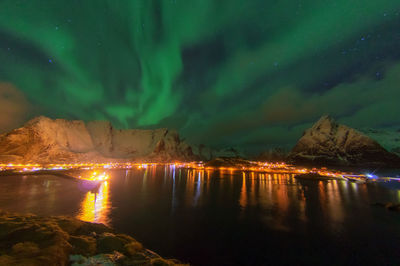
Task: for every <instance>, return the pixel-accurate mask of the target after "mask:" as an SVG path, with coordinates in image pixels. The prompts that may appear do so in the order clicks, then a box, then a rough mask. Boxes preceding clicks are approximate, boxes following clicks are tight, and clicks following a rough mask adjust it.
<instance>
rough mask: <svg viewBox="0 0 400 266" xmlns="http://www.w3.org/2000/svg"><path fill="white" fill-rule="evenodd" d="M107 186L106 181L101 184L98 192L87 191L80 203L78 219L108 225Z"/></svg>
mask: <svg viewBox="0 0 400 266" xmlns="http://www.w3.org/2000/svg"><path fill="white" fill-rule="evenodd" d="M108 198H109V184H108V181H104V182H102V184H101V185H100V187H99V188H98V191H88V192H87V193H86V195H85V198H84V200H83V201H82V203H81V207H80V211H79V214H78V216H77V218H78V219H80V220H83V221H87V222H95V223H104V224H109V217H108V213H109V209H110V203H109V200H108Z"/></svg>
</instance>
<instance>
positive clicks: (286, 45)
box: [0, 0, 400, 149]
mask: <svg viewBox="0 0 400 266" xmlns="http://www.w3.org/2000/svg"><path fill="white" fill-rule="evenodd" d="M399 12H400V2H399V1H398V0H368V1H365V0H336V1H332V0H280V1H272V0H251V1H249V0H247V1H245V0H159V1H155V0H154V1H151V0H125V1H124V0H117V1H116V0H109V1H106V0H98V1H77V0H68V1H67V0H65V1H64V0H57V1H54V0H52V1H50V0H40V1H39V0H29V1H28V0H26V1H25V0H3V1H1V2H0V62H1V64H0V81H1V83H0V106H3V107H0V111H2V112H3V115H0V118H1V117H3V116H4V117H7V119H6V118H4V119H3V118H2V119H1V120H2V121H5V122H2V123H3V124H0V127H1V128H0V129H2V131H5V130H9V129H10V128H11V127H15V126H19V125H21V124H22V123H23V122H25V121H26V120H27V119H29V118H31V117H33V116H36V115H40V114H41V115H47V116H50V117H53V118H67V119H82V120H85V121H88V120H110V121H111V122H112V123H113V124H114V125H115V126H116V127H120V128H134V127H139V128H156V127H169V128H175V129H177V130H179V131H180V133H181V135H183V136H185V137H186V138H187V139H188V140H189V141H190V142H193V143H205V144H208V145H211V146H216V147H218V146H225V145H231V146H241V147H247V148H248V149H253V148H254V149H263V148H264V147H271V146H275V145H276V146H284V147H286V146H287V147H289V146H291V145H292V144H293V143H294V141H295V140H296V139H297V138H298V137H299V136H300V135H301V133H302V131H303V130H304V129H305V128H306V127H307V126H309V125H310V124H311V123H312V122H314V121H315V120H316V119H318V117H319V116H321V115H323V114H326V113H328V114H331V115H333V116H335V117H337V118H338V119H339V120H340V121H341V122H344V123H347V124H348V125H350V126H354V127H376V128H382V127H397V126H399V125H400V104H398V99H400V87H399V86H400V49H399V47H400V30H399V28H400V15H399Z"/></svg>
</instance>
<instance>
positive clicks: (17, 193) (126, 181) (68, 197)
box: [0, 166, 400, 265]
mask: <svg viewBox="0 0 400 266" xmlns="http://www.w3.org/2000/svg"><path fill="white" fill-rule="evenodd" d="M109 175H110V179H109V180H108V181H105V182H103V183H102V185H101V186H100V187H99V188H98V190H96V189H95V190H89V191H88V190H87V189H86V190H85V189H84V187H82V186H79V184H78V183H77V182H75V181H73V180H70V179H64V178H60V177H55V176H27V177H23V176H20V177H18V176H12V177H5V176H3V177H0V178H1V179H2V182H0V208H3V209H7V210H9V211H16V212H32V213H36V214H40V215H73V216H75V217H77V218H79V219H81V220H84V221H89V222H99V223H105V224H108V225H110V226H112V227H114V228H115V229H116V230H117V231H121V232H124V233H128V234H132V235H133V236H134V237H135V238H137V239H138V240H139V241H142V242H143V243H144V245H145V246H146V247H148V248H150V249H153V250H154V251H156V252H158V253H160V254H161V255H163V256H168V257H177V258H179V259H182V260H183V261H187V262H190V263H192V264H194V265H226V264H240V265H248V264H252V265H263V264H267V263H265V262H266V261H267V262H270V264H274V263H273V262H274V258H277V259H280V260H284V261H285V262H287V263H294V264H296V261H290V258H291V256H289V255H286V253H288V252H289V253H291V254H292V257H295V258H296V256H297V257H299V256H302V254H309V253H312V254H315V255H313V256H314V257H318V256H323V257H324V256H326V255H332V256H334V255H335V254H341V257H340V256H339V257H335V259H336V260H335V259H334V260H332V263H336V264H337V265H340V264H341V263H343V261H342V260H340V259H341V258H345V257H346V256H347V255H348V254H347V253H349V254H363V256H365V260H366V261H367V262H368V261H369V260H371V261H377V260H378V259H380V258H381V257H385V256H383V255H382V254H386V253H387V254H386V255H387V256H389V257H390V256H392V257H393V256H394V255H393V254H395V253H394V252H392V251H394V250H395V247H393V245H394V244H393V243H396V241H397V240H398V239H400V227H399V226H398V224H399V223H400V215H398V213H393V212H388V211H386V210H385V209H384V208H380V207H375V206H371V203H374V202H387V201H392V202H397V203H399V202H400V190H396V189H389V188H386V187H385V186H383V185H382V184H376V183H373V184H357V183H353V182H348V181H340V180H330V181H310V180H300V179H296V178H294V175H292V174H276V173H275V174H269V173H256V172H242V171H230V170H215V171H213V170H209V169H207V170H194V169H193V170H191V169H180V168H176V167H169V166H166V167H151V166H149V167H146V168H144V169H132V170H110V171H109ZM386 185H388V186H389V185H390V184H386ZM66 192H68V193H66ZM396 215H397V216H396ZM188 243H190V245H189V244H188ZM321 243H324V245H327V247H326V248H325V246H324V248H323V250H322V251H321V249H322V247H321ZM362 243H372V244H370V246H368V247H365V245H364V246H363V244H362ZM358 246H360V248H359V249H357V247H358ZM396 247H397V245H396ZM199 250H201V252H199ZM281 250H285V252H283V253H282V252H281ZM311 251H312V252H311ZM385 252H386V253H385ZM346 254H347V255H346ZM396 254H397V253H396ZM349 256H350V255H349ZM380 256H381V257H380ZM249 258H252V260H253V263H249V261H248V259H249ZM311 262H312V261H311ZM356 262H359V263H361V262H364V261H363V260H361V259H359V260H356ZM364 265H366V264H364Z"/></svg>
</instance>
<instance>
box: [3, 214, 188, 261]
mask: <svg viewBox="0 0 400 266" xmlns="http://www.w3.org/2000/svg"><path fill="white" fill-rule="evenodd" d="M0 265H183V264H182V263H180V262H179V261H177V260H167V259H163V258H161V257H160V256H159V255H157V254H156V253H154V252H152V251H149V250H147V249H145V248H143V246H142V244H140V243H139V242H137V241H136V240H135V239H133V238H132V237H130V236H128V235H124V234H117V233H115V232H114V230H112V229H111V228H109V227H107V226H105V225H103V224H95V223H89V222H83V221H80V220H77V219H74V218H70V217H40V216H36V215H17V214H11V213H8V212H4V211H0Z"/></svg>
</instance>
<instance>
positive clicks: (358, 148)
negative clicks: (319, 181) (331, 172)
mask: <svg viewBox="0 0 400 266" xmlns="http://www.w3.org/2000/svg"><path fill="white" fill-rule="evenodd" d="M289 158H290V159H291V160H292V161H294V162H313V163H322V164H335V165H365V164H370V165H385V166H389V165H390V166H394V165H396V164H398V163H399V162H400V160H399V157H397V156H396V155H394V154H392V153H390V152H388V151H387V150H385V149H384V148H383V147H382V146H381V145H379V144H378V143H377V142H376V141H375V140H373V139H371V138H370V137H368V136H366V135H364V134H362V133H361V132H359V131H357V130H355V129H352V128H350V127H347V126H345V125H340V124H338V123H337V122H336V121H335V120H333V119H332V118H331V117H329V116H323V117H321V119H320V120H319V121H318V122H317V123H315V124H314V125H313V126H312V127H311V128H310V129H308V130H306V131H305V133H304V135H303V136H302V137H301V138H300V140H299V141H298V142H297V144H296V146H295V147H294V148H293V149H292V151H291V153H290V156H289Z"/></svg>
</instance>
